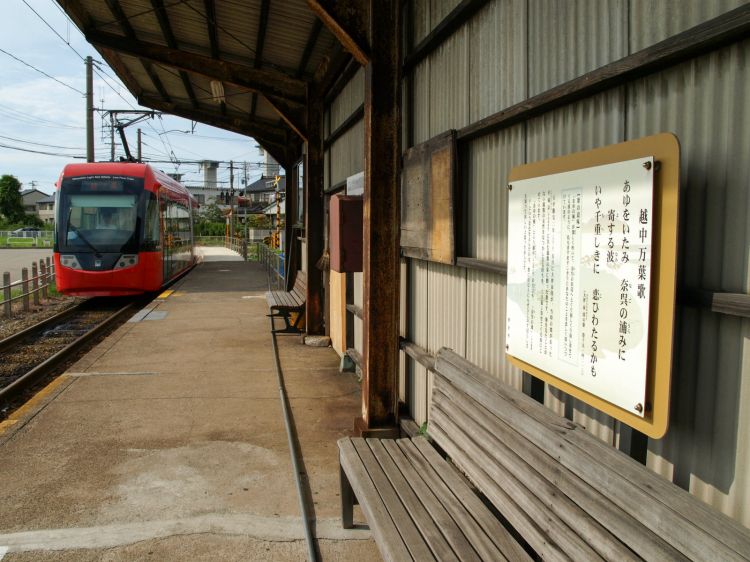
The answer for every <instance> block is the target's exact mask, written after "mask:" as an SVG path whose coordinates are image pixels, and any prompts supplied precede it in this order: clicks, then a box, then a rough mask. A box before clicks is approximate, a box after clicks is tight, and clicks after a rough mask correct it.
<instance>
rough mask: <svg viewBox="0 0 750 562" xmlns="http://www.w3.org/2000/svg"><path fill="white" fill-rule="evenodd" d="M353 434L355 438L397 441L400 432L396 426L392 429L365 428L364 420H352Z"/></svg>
mask: <svg viewBox="0 0 750 562" xmlns="http://www.w3.org/2000/svg"><path fill="white" fill-rule="evenodd" d="M354 433H355V435H357V437H373V438H375V439H398V438H399V437H401V430H400V428H399V427H398V426H393V427H375V428H373V427H370V428H368V427H367V423H366V422H365V420H364V418H362V417H358V418H354Z"/></svg>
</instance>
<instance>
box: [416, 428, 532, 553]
mask: <svg viewBox="0 0 750 562" xmlns="http://www.w3.org/2000/svg"><path fill="white" fill-rule="evenodd" d="M412 441H413V442H414V444H415V445H416V446H417V449H419V451H420V452H421V453H422V456H424V457H425V459H427V462H429V463H430V464H432V465H433V466H444V467H445V468H444V469H441V470H438V471H437V473H438V475H439V476H440V478H441V479H442V480H443V482H445V484H446V485H447V486H448V487H449V488H450V489H451V490H452V491H453V493H454V494H456V497H457V498H458V499H459V500H460V501H461V503H462V504H463V505H464V507H465V508H466V509H467V511H468V512H469V513H470V514H471V516H472V517H473V518H474V519H475V520H476V521H477V523H479V525H481V527H482V529H484V532H485V533H486V534H487V536H488V537H490V538H491V539H492V540H493V541H494V542H495V544H496V545H497V547H498V548H499V549H500V551H501V552H503V553H504V556H505V557H506V558H507V559H508V560H530V557H529V555H528V554H527V553H526V551H525V550H524V549H523V548H522V547H521V545H520V544H518V542H517V541H516V540H515V539H514V538H513V537H512V536H511V535H510V533H509V532H508V530H507V529H506V528H505V527H503V526H502V524H501V523H500V521H498V520H497V518H496V517H495V516H494V515H493V514H492V513H490V512H489V510H488V509H487V506H485V505H484V504H483V503H482V500H480V499H479V497H478V496H477V495H476V494H475V493H474V492H473V491H472V490H471V489H470V488H469V487H468V485H467V484H466V482H465V480H464V478H463V477H462V476H460V475H459V474H458V472H457V471H456V469H455V468H453V466H451V465H449V464H448V462H447V461H446V460H445V459H443V457H441V456H440V455H439V454H438V452H437V451H436V450H435V448H434V447H433V446H432V445H430V444H429V443H428V442H427V439H424V438H421V437H420V438H417V439H412Z"/></svg>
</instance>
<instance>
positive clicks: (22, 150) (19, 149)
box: [0, 144, 86, 160]
mask: <svg viewBox="0 0 750 562" xmlns="http://www.w3.org/2000/svg"><path fill="white" fill-rule="evenodd" d="M0 148H8V149H10V150H18V151H19V152H31V153H33V154H43V155H45V156H58V157H64V158H75V159H83V160H85V159H86V156H76V155H73V154H60V153H56V152H46V151H43V150H31V149H30V148H23V147H19V146H10V145H8V144H0Z"/></svg>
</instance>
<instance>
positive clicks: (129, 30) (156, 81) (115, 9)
mask: <svg viewBox="0 0 750 562" xmlns="http://www.w3.org/2000/svg"><path fill="white" fill-rule="evenodd" d="M105 1H106V3H107V6H108V7H109V11H110V12H112V15H113V16H114V17H115V19H116V20H117V23H118V24H119V25H120V27H121V28H122V31H123V33H125V35H126V36H127V37H128V38H130V39H131V40H135V39H136V35H135V30H134V29H133V26H132V25H130V21H129V20H128V16H127V15H126V14H125V11H124V10H123V9H122V6H120V2H119V0H105ZM64 8H65V6H63V9H64ZM141 64H142V65H143V70H145V71H146V74H147V75H148V77H149V79H150V80H151V83H152V84H153V85H154V88H156V91H157V92H159V95H160V96H161V97H162V98H164V100H165V101H167V102H169V101H170V97H169V94H168V93H167V90H166V88H165V87H164V84H162V82H161V79H160V78H159V75H158V74H156V71H155V70H154V69H153V67H152V66H151V64H150V63H149V62H147V61H141Z"/></svg>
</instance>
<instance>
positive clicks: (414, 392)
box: [407, 260, 428, 425]
mask: <svg viewBox="0 0 750 562" xmlns="http://www.w3.org/2000/svg"><path fill="white" fill-rule="evenodd" d="M427 287H428V271H427V262H423V261H420V260H409V287H408V289H407V290H408V299H409V300H408V310H409V318H408V319H407V334H408V337H409V339H410V340H411V341H413V342H414V343H416V344H417V345H419V346H421V347H423V348H425V349H427V348H428V335H427V325H428V324H427V310H428V305H427V300H428V299H427V296H428V292H427ZM407 365H408V366H407V371H408V373H409V377H408V383H409V392H408V394H409V411H410V412H411V413H412V416H413V417H414V421H416V422H417V423H418V424H420V425H421V424H423V423H424V422H426V421H427V402H428V395H427V369H425V368H424V367H423V366H422V365H420V364H419V363H417V362H416V361H414V360H413V359H411V358H409V359H408V361H407Z"/></svg>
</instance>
